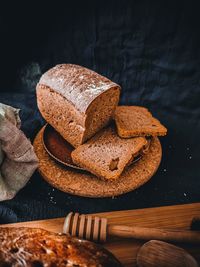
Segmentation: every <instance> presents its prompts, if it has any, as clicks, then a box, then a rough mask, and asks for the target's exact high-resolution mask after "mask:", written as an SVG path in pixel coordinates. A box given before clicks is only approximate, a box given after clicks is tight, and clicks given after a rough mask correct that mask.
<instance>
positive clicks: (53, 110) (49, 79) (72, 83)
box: [37, 64, 120, 147]
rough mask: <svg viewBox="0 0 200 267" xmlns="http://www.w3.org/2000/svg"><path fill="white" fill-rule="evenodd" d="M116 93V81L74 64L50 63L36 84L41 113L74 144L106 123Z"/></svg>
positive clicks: (116, 102) (116, 95) (83, 139)
mask: <svg viewBox="0 0 200 267" xmlns="http://www.w3.org/2000/svg"><path fill="white" fill-rule="evenodd" d="M119 95H120V86H119V85H117V84H116V83H114V82H112V81H110V80H109V79H107V78H106V77H103V76H101V75H99V74H97V73H96V72H94V71H92V70H89V69H87V68H84V67H81V66H78V65H73V64H60V65H57V66H55V67H53V68H52V69H50V70H48V71H47V72H46V73H44V74H43V75H42V77H41V79H40V81H39V83H38V85H37V102H38V108H39V110H40V112H41V114H42V116H43V117H44V119H45V120H46V121H47V122H48V123H49V124H51V125H52V126H53V127H54V128H55V129H56V130H57V131H58V132H59V133H60V134H61V135H62V136H63V137H64V138H65V139H66V140H67V141H68V142H69V143H71V144H72V145H73V146H74V147H77V146H79V145H80V144H82V143H84V142H85V141H86V140H87V139H89V138H90V137H92V136H93V135H94V134H95V133H96V132H98V131H99V130H100V129H101V128H103V127H105V126H106V125H107V124H108V123H109V121H110V119H111V117H112V115H113V113H114V110H115V108H116V106H117V104H118V102H119Z"/></svg>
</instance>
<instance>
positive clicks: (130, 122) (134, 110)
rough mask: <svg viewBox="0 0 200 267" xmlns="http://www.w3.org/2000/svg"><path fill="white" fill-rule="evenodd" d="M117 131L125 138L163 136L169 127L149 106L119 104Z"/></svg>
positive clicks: (116, 113)
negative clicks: (151, 111) (166, 126)
mask: <svg viewBox="0 0 200 267" xmlns="http://www.w3.org/2000/svg"><path fill="white" fill-rule="evenodd" d="M114 119H115V123H116V126H117V132H118V134H119V136H121V137H123V138H130V137H135V136H163V135H166V133H167V129H166V128H165V126H163V125H162V124H161V123H160V122H159V120H157V119H155V118H154V117H153V116H152V114H151V113H150V112H149V111H148V109H147V108H144V107H138V106H118V107H117V108H116V110H115V114H114Z"/></svg>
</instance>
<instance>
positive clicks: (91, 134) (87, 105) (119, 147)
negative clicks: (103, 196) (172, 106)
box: [37, 64, 167, 181]
mask: <svg viewBox="0 0 200 267" xmlns="http://www.w3.org/2000/svg"><path fill="white" fill-rule="evenodd" d="M120 89H121V88H120V86H119V85H117V84H116V83H114V82H112V81H110V80H109V79H107V78H105V77H103V76H101V75H99V74H97V73H95V72H94V71H91V70H89V69H86V68H84V67H81V66H78V65H72V64H61V65H57V66H55V67H54V68H52V69H50V70H49V71H47V72H46V73H45V74H43V76H42V77H41V79H40V81H39V83H38V85H37V101H38V107H39V110H40V112H41V114H42V116H43V117H44V118H45V120H46V121H47V122H48V123H49V124H50V125H51V126H52V127H53V128H55V130H56V131H58V132H59V133H60V134H61V135H62V136H63V138H64V139H65V140H67V141H68V142H69V143H70V144H71V145H73V146H74V150H73V152H72V154H71V156H72V160H73V162H74V163H75V164H76V165H78V166H80V167H81V168H83V169H85V170H87V171H89V172H90V173H92V174H94V175H95V176H96V177H98V178H100V179H104V180H107V181H108V180H109V181H113V180H116V179H118V178H119V177H120V176H121V174H122V173H123V171H124V170H125V169H126V168H127V167H128V166H129V165H130V164H132V163H133V162H134V161H135V159H136V158H138V156H140V157H142V155H143V154H144V153H148V148H149V146H150V143H151V139H152V138H155V137H156V136H163V135H165V134H166V133H167V129H166V128H165V127H164V126H163V125H162V124H161V123H160V122H159V121H158V120H157V119H155V118H154V117H153V116H152V114H151V113H150V112H149V111H148V110H147V109H146V108H144V107H138V106H118V102H119V95H120Z"/></svg>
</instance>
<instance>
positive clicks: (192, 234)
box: [107, 225, 200, 244]
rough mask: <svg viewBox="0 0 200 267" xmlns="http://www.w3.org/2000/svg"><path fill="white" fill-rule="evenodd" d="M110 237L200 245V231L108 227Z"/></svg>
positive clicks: (122, 226) (120, 226) (121, 226)
mask: <svg viewBox="0 0 200 267" xmlns="http://www.w3.org/2000/svg"><path fill="white" fill-rule="evenodd" d="M107 232H108V235H112V236H118V237H125V238H135V239H141V240H152V239H155V240H161V241H168V242H179V243H191V244H200V231H189V230H188V231H187V230H168V229H158V228H147V227H136V226H125V225H108V229H107Z"/></svg>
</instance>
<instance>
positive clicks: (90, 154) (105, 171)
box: [71, 127, 147, 180]
mask: <svg viewBox="0 0 200 267" xmlns="http://www.w3.org/2000/svg"><path fill="white" fill-rule="evenodd" d="M146 145H147V140H146V138H144V137H136V138H130V139H124V138H121V137H119V136H118V135H117V133H116V131H115V129H114V127H109V128H105V129H103V130H101V131H100V132H99V133H97V134H96V135H95V136H94V137H92V138H91V139H90V140H89V141H87V142H86V143H85V144H83V145H81V146H79V147H78V148H76V149H75V150H74V151H73V152H72V154H71V156H72V160H73V162H74V163H75V164H77V165H78V166H80V167H82V168H84V169H85V170H88V171H89V172H91V173H93V174H94V175H96V176H98V177H100V178H102V179H104V180H112V179H117V178H119V177H120V175H121V173H122V172H123V170H124V168H125V167H126V166H128V165H130V163H132V161H133V160H134V158H135V157H136V156H137V155H138V154H139V153H140V152H141V151H142V150H143V149H144V148H146Z"/></svg>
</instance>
